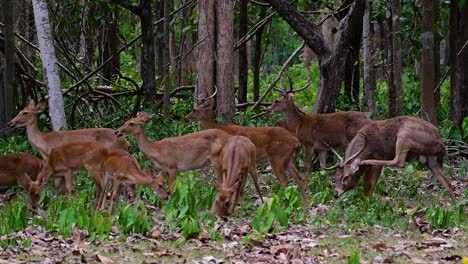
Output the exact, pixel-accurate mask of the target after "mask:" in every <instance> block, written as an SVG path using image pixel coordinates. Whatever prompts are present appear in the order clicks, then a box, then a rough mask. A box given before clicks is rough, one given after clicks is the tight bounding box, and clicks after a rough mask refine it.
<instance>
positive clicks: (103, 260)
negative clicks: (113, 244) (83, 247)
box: [96, 255, 114, 264]
mask: <svg viewBox="0 0 468 264" xmlns="http://www.w3.org/2000/svg"><path fill="white" fill-rule="evenodd" d="M96 260H97V261H100V262H101V263H104V264H110V263H114V261H113V260H112V259H110V258H108V257H104V256H101V255H96Z"/></svg>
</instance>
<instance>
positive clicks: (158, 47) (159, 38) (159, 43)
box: [154, 0, 164, 76]
mask: <svg viewBox="0 0 468 264" xmlns="http://www.w3.org/2000/svg"><path fill="white" fill-rule="evenodd" d="M155 2H156V12H155V13H156V19H155V20H159V19H161V18H164V0H156V1H155ZM154 38H155V41H154V49H155V58H156V63H157V65H156V72H157V75H158V76H164V63H163V57H164V23H159V24H158V25H157V26H156V34H155V37H154Z"/></svg>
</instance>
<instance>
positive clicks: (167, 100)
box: [163, 0, 171, 117]
mask: <svg viewBox="0 0 468 264" xmlns="http://www.w3.org/2000/svg"><path fill="white" fill-rule="evenodd" d="M170 12H171V11H170V10H169V0H164V52H163V80H164V98H163V112H164V115H165V116H166V117H169V114H170V110H171V97H170V92H171V91H170V89H171V87H170V82H169V81H170V76H169V66H170V65H171V64H170V57H169V29H170V28H169V22H170V21H169V16H170Z"/></svg>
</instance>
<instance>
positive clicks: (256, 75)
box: [253, 8, 267, 102]
mask: <svg viewBox="0 0 468 264" xmlns="http://www.w3.org/2000/svg"><path fill="white" fill-rule="evenodd" d="M266 10H267V9H266V8H262V10H261V11H260V20H262V19H263V18H265V16H266ZM264 28H265V27H264V26H262V27H261V28H259V29H258V31H257V33H255V49H254V58H253V96H254V98H253V100H254V102H257V101H258V99H259V98H260V67H261V64H262V35H263V30H264Z"/></svg>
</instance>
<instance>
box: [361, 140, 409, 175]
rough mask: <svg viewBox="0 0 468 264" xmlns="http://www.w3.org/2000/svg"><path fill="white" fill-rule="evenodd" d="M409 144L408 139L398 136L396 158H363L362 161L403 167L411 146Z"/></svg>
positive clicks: (365, 163)
mask: <svg viewBox="0 0 468 264" xmlns="http://www.w3.org/2000/svg"><path fill="white" fill-rule="evenodd" d="M405 145H406V146H405ZM407 145H408V142H407V141H405V140H404V139H401V138H398V139H397V142H396V148H395V158H393V160H363V161H361V165H386V166H391V167H399V168H402V167H403V166H404V165H405V161H406V156H407V155H408V150H409V147H408V146H407Z"/></svg>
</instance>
